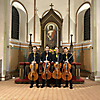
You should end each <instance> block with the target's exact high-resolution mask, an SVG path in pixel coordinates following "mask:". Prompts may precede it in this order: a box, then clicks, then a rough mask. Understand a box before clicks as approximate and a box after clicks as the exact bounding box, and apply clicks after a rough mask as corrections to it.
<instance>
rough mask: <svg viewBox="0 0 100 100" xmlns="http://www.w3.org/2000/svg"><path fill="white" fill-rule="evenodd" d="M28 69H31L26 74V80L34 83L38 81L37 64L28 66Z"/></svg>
mask: <svg viewBox="0 0 100 100" xmlns="http://www.w3.org/2000/svg"><path fill="white" fill-rule="evenodd" d="M33 67H34V69H33ZM30 69H31V72H30V73H29V74H28V79H29V80H33V81H36V80H37V79H38V73H37V69H38V64H37V63H35V64H34V65H33V64H30ZM32 76H33V77H32Z"/></svg>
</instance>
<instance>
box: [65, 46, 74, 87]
mask: <svg viewBox="0 0 100 100" xmlns="http://www.w3.org/2000/svg"><path fill="white" fill-rule="evenodd" d="M69 58H70V59H69ZM66 62H67V63H70V64H71V63H72V62H73V56H72V54H70V53H68V48H67V47H64V55H63V63H66ZM70 72H71V73H72V67H71V69H70ZM65 87H68V81H66V85H65V86H64V88H65ZM72 88H73V86H72V79H71V80H70V89H72Z"/></svg>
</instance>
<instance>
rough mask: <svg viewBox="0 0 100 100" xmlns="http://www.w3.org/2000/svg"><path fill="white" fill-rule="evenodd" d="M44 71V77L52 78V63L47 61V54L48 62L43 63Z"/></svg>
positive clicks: (46, 78)
mask: <svg viewBox="0 0 100 100" xmlns="http://www.w3.org/2000/svg"><path fill="white" fill-rule="evenodd" d="M43 68H44V71H43V73H42V79H44V80H46V81H47V80H49V79H50V78H51V72H50V71H49V68H50V63H48V62H47V56H46V62H44V63H43Z"/></svg>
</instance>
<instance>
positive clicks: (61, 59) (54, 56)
mask: <svg viewBox="0 0 100 100" xmlns="http://www.w3.org/2000/svg"><path fill="white" fill-rule="evenodd" d="M58 55H59V61H58V58H56V53H54V54H53V57H52V58H53V62H54V63H55V62H57V61H58V62H59V63H63V56H62V54H61V53H58Z"/></svg>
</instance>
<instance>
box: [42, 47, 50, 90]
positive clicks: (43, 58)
mask: <svg viewBox="0 0 100 100" xmlns="http://www.w3.org/2000/svg"><path fill="white" fill-rule="evenodd" d="M46 58H47V59H46ZM41 61H42V62H43V63H44V62H47V63H51V61H52V54H51V53H50V52H49V46H48V45H46V46H45V51H44V52H43V53H42V55H41ZM43 70H44V69H43V67H42V72H43ZM49 70H50V69H49ZM44 86H45V80H44V79H42V86H41V88H43V87H44ZM47 86H48V87H51V86H50V80H47Z"/></svg>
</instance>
